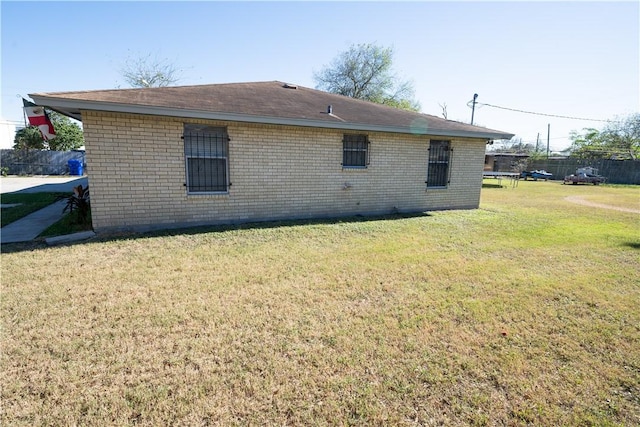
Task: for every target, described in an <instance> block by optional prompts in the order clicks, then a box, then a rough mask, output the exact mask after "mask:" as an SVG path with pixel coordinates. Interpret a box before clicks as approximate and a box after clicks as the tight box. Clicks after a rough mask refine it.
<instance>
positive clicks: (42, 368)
mask: <svg viewBox="0 0 640 427" xmlns="http://www.w3.org/2000/svg"><path fill="white" fill-rule="evenodd" d="M487 183H488V184H492V182H491V181H488V182H487ZM570 196H580V197H582V198H583V199H584V200H589V201H592V202H594V203H600V204H608V205H613V206H618V207H625V208H631V209H640V206H639V201H640V190H639V188H638V187H631V186H627V187H616V186H563V185H561V184H559V183H557V182H533V181H528V182H520V183H519V186H518V187H517V188H510V187H506V188H494V187H488V188H484V189H483V192H482V200H481V208H480V209H478V210H468V211H439V212H431V213H429V215H423V216H405V217H402V216H395V217H392V218H381V219H380V218H379V219H376V220H366V219H362V218H360V219H354V220H352V221H347V220H344V221H324V222H316V223H282V224H279V226H275V225H276V224H264V225H262V226H257V227H250V226H242V227H236V228H233V227H226V228H218V229H215V228H213V229H208V230H207V229H198V230H189V231H185V232H166V233H156V234H147V235H140V236H119V237H113V238H111V239H107V238H103V239H100V240H94V241H92V242H90V243H84V244H77V245H72V246H60V247H51V248H49V247H41V246H34V247H29V248H27V249H28V250H22V251H13V252H11V251H10V252H6V253H3V254H2V255H1V261H2V263H1V265H2V284H1V288H0V295H2V298H1V299H0V308H1V313H2V329H1V330H2V342H1V344H2V345H1V346H0V351H1V358H0V381H1V384H2V389H1V391H0V393H1V395H0V396H1V397H2V412H1V414H2V424H3V425H12V426H13V425H18V426H20V425H24V426H27V425H28V426H34V425H134V424H135V425H145V426H156V425H363V426H364V425H366V426H369V425H597V426H601V425H625V426H626V425H629V426H631V425H638V424H640V309H639V307H640V228H639V218H640V215H639V214H638V213H634V212H621V211H616V210H612V209H603V208H593V207H589V206H584V205H580V204H576V203H572V202H570V201H568V200H566V199H565V198H566V197H570ZM612 200H613V201H615V202H611V201H612Z"/></svg>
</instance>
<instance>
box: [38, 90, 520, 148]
mask: <svg viewBox="0 0 640 427" xmlns="http://www.w3.org/2000/svg"><path fill="white" fill-rule="evenodd" d="M29 96H30V97H31V98H32V99H33V100H34V101H35V103H36V104H38V105H42V106H44V107H50V108H52V109H54V110H55V109H60V110H65V109H72V110H92V111H107V112H115V113H131V114H146V115H152V116H170V117H181V118H186V119H189V118H191V119H209V120H222V121H231V122H244V123H261V124H272V125H285V126H304V127H315V128H327V129H344V130H358V131H368V132H390V133H404V134H411V135H433V136H447V137H458V138H478V139H510V138H511V137H512V136H513V135H512V134H506V133H494V132H470V131H451V130H442V129H433V128H431V129H425V130H424V131H423V132H415V131H412V130H411V129H410V128H408V127H406V126H385V125H373V124H366V123H348V122H338V121H336V122H327V121H324V120H313V119H295V118H286V117H271V116H253V115H249V114H239V113H224V112H210V111H202V110H187V109H179V108H171V107H156V106H149V105H132V104H120V103H113V102H96V101H83V100H69V99H63V98H55V97H48V96H40V95H29Z"/></svg>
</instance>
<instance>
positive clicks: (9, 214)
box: [0, 193, 64, 227]
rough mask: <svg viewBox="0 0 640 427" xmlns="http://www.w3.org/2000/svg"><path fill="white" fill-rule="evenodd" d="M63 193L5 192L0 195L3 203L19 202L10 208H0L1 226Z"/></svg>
mask: <svg viewBox="0 0 640 427" xmlns="http://www.w3.org/2000/svg"><path fill="white" fill-rule="evenodd" d="M61 194H64V193H7V194H1V195H0V202H1V203H3V204H5V203H6V204H18V203H19V204H20V205H19V206H14V207H11V208H2V227H4V226H5V225H7V224H11V223H12V222H14V221H17V220H19V219H20V218H22V217H25V216H27V215H29V214H30V213H33V212H35V211H37V210H40V209H42V208H44V207H46V206H49V205H50V204H52V203H53V202H55V200H56V197H58V196H59V195H61Z"/></svg>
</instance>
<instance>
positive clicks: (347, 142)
mask: <svg viewBox="0 0 640 427" xmlns="http://www.w3.org/2000/svg"><path fill="white" fill-rule="evenodd" d="M368 164H369V139H368V138H367V135H345V136H344V138H343V140H342V167H345V168H366V167H367V165H368Z"/></svg>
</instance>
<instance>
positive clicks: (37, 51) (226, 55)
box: [0, 0, 640, 150]
mask: <svg viewBox="0 0 640 427" xmlns="http://www.w3.org/2000/svg"><path fill="white" fill-rule="evenodd" d="M0 8H1V24H2V30H1V31H2V34H1V35H2V44H1V47H2V68H1V70H2V86H1V89H2V118H3V119H8V120H12V121H19V122H22V121H23V115H22V109H21V107H22V105H21V100H20V98H19V97H18V96H17V95H22V96H24V97H27V95H28V94H29V93H35V92H55V91H73V90H91V89H108V88H116V87H122V88H125V87H127V86H126V84H125V83H124V81H123V79H122V77H121V73H120V70H121V68H122V65H123V63H124V61H125V60H126V59H127V58H128V57H136V56H145V55H147V54H151V55H152V56H157V57H158V58H160V59H165V58H166V59H167V60H168V61H169V62H171V63H173V64H175V65H176V66H177V67H178V68H180V69H182V72H181V77H182V78H181V80H180V82H179V84H182V85H191V84H210V83H231V82H252V81H270V80H279V81H284V82H288V83H295V84H298V85H301V86H306V87H312V88H313V87H315V83H314V80H313V73H314V71H319V70H320V69H321V68H322V67H323V66H325V65H329V64H330V63H331V61H332V60H333V59H334V58H335V57H336V56H337V55H338V53H340V52H341V51H344V50H346V49H347V48H348V47H349V46H350V45H351V44H358V43H376V44H379V45H382V46H385V47H393V49H394V52H395V55H394V70H395V71H396V73H397V74H398V75H399V76H400V77H401V78H404V79H406V80H411V81H412V82H413V84H414V87H415V91H416V93H415V94H416V99H417V100H418V101H419V102H420V104H421V106H422V112H424V113H428V114H433V115H438V116H441V115H442V109H441V107H440V104H445V103H446V105H447V112H448V118H449V119H453V120H459V121H463V122H469V121H470V119H471V109H470V108H469V107H468V106H467V103H468V102H469V101H470V100H471V99H472V98H473V94H474V93H477V94H478V99H477V101H478V102H479V103H486V104H491V105H496V106H502V107H507V108H512V109H518V110H525V111H530V112H536V113H543V114H553V115H562V116H571V117H584V118H593V119H600V120H610V119H615V118H616V117H620V116H624V115H627V114H630V113H632V112H637V111H639V110H640V87H639V85H640V83H639V80H640V24H639V22H640V3H639V2H637V1H625V2H611V1H608V2H579V1H572V2H552V1H544V2H543V1H535V2H521V1H500V2H481V1H467V2H462V1H449V2H434V1H422V2H418V1H413V2H399V1H394V2H339V1H325V2H302V1H290V2H267V1H261V2H242V1H240V2H237V1H236V2H218V1H199V2H147V1H139V2H12V1H6V0H3V1H2V2H1V4H0ZM474 121H475V124H479V125H482V126H486V127H489V128H492V129H498V130H503V131H507V132H511V133H514V134H516V136H517V137H521V138H522V139H523V141H524V142H533V143H535V141H536V138H537V135H538V133H539V134H540V140H541V141H542V142H543V145H544V146H545V147H546V140H547V129H548V127H547V126H548V125H550V129H551V132H550V146H551V149H552V150H560V149H563V148H566V147H567V146H568V145H569V144H570V142H569V140H568V136H569V133H570V131H571V130H581V129H582V128H584V127H596V128H601V127H602V126H603V125H604V124H605V123H603V122H596V121H583V120H575V119H564V118H558V117H548V116H541V115H534V114H525V113H518V112H513V111H508V110H502V109H498V108H495V107H490V106H480V105H479V106H478V107H476V111H475V120H474Z"/></svg>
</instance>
